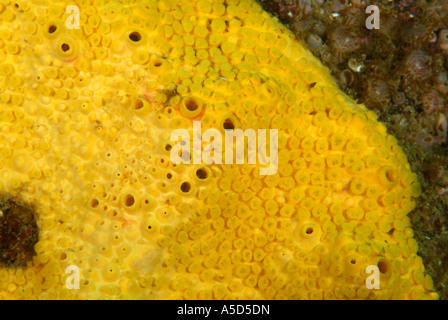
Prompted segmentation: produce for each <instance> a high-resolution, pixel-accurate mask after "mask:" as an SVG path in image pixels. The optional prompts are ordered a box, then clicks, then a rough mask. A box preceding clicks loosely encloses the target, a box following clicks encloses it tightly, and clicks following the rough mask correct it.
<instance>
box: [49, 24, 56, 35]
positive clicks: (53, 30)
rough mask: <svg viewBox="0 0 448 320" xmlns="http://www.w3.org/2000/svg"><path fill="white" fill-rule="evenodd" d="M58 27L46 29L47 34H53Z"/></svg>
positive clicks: (52, 26)
mask: <svg viewBox="0 0 448 320" xmlns="http://www.w3.org/2000/svg"><path fill="white" fill-rule="evenodd" d="M57 29H58V27H56V26H55V25H54V24H52V25H51V26H49V27H48V33H55V32H56V30H57Z"/></svg>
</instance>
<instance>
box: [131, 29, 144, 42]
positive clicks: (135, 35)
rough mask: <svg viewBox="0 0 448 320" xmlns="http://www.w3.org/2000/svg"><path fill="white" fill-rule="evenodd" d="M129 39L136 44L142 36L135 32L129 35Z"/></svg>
mask: <svg viewBox="0 0 448 320" xmlns="http://www.w3.org/2000/svg"><path fill="white" fill-rule="evenodd" d="M129 39H131V40H132V41H134V42H138V41H140V40H141V39H142V36H141V35H140V33H138V32H137V31H134V32H131V33H130V34H129Z"/></svg>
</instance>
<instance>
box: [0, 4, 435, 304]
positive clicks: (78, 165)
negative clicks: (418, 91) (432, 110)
mask: <svg viewBox="0 0 448 320" xmlns="http://www.w3.org/2000/svg"><path fill="white" fill-rule="evenodd" d="M70 4H71V3H69V2H54V1H52V2H51V3H50V2H48V1H43V2H41V3H40V4H39V5H34V4H30V3H29V2H26V1H23V2H20V1H19V2H15V4H12V3H10V4H6V5H0V15H1V19H2V21H3V24H2V29H1V30H0V40H1V41H0V61H3V62H2V63H0V84H1V85H0V106H1V113H0V127H1V130H0V148H1V149H0V163H1V166H0V168H1V169H0V177H1V178H0V192H2V193H7V194H12V195H15V196H20V197H21V198H23V199H25V200H26V201H27V202H29V203H33V205H34V206H35V208H36V210H37V211H38V226H39V230H40V234H39V242H38V243H37V244H36V245H35V251H36V256H35V257H34V258H33V260H32V261H30V262H28V267H27V268H23V269H7V268H1V269H0V298H4V299H36V298H37V299H71V298H74V299H97V298H106V299H126V298H136V299H181V298H187V299H212V298H213V299H235V298H237V297H238V298H246V299H436V298H438V296H437V294H436V293H435V292H433V291H432V290H433V286H432V281H431V278H430V277H429V276H428V275H425V273H424V267H423V264H422V260H421V258H420V257H419V256H418V255H417V249H418V246H417V242H416V241H415V240H414V239H413V232H412V229H411V224H410V221H409V218H408V217H407V213H408V212H409V211H411V210H412V209H413V208H414V206H415V202H414V200H413V199H414V198H415V197H417V196H419V194H420V192H421V189H420V186H419V184H418V181H417V178H416V175H415V174H413V173H412V172H411V171H410V168H409V164H408V162H407V159H406V156H405V155H404V153H403V152H402V150H401V149H400V147H399V146H398V144H397V142H396V140H395V139H394V138H393V137H392V136H390V135H387V133H386V128H385V126H384V125H382V124H380V123H378V122H377V121H376V116H375V114H373V113H372V112H370V111H367V109H366V108H365V107H364V106H363V105H358V104H356V103H355V102H354V101H352V100H351V99H350V98H348V97H347V96H346V95H345V94H344V93H342V92H341V91H340V90H339V89H338V88H337V86H336V84H335V81H334V80H333V79H332V78H331V76H330V74H329V71H328V70H327V69H326V68H325V67H324V66H322V65H321V64H320V62H319V61H318V60H317V59H316V58H315V57H313V56H312V54H311V53H310V52H309V51H308V50H307V49H306V48H305V46H304V45H303V44H302V43H300V42H297V41H296V40H295V39H294V37H293V35H292V34H291V33H290V32H289V31H287V30H286V29H285V28H284V27H283V26H282V25H281V24H280V23H279V22H278V21H277V20H275V19H273V18H271V17H270V16H269V15H268V14H267V13H266V12H264V11H263V10H262V9H261V8H260V7H259V5H258V4H257V3H256V2H255V1H252V0H239V1H238V0H228V1H226V2H225V3H224V2H222V1H218V0H216V1H213V0H199V1H172V0H161V1H157V2H156V1H140V2H137V3H134V2H133V1H107V3H106V2H105V1H94V2H93V3H91V1H81V2H79V12H80V16H79V21H80V29H68V28H67V27H66V21H67V19H68V18H70V17H69V16H70V14H68V13H65V8H66V7H67V6H69V5H70ZM3 58H4V59H3ZM198 120H200V121H201V126H202V130H203V131H204V130H206V129H212V128H214V129H217V130H219V131H220V132H221V133H224V129H225V128H226V126H228V125H229V124H231V126H232V127H235V128H241V129H243V130H246V129H269V128H271V129H278V132H279V134H278V151H279V159H278V162H279V166H278V172H277V173H276V174H274V175H268V176H262V175H260V174H259V165H249V164H242V165H236V164H235V165H216V164H212V165H206V164H204V163H201V164H195V165H193V164H192V165H186V164H179V165H173V163H172V162H171V160H170V150H171V149H172V147H173V146H174V145H175V144H176V143H177V141H171V140H170V133H171V132H172V131H173V130H175V129H187V130H188V131H189V132H190V133H191V132H192V129H193V123H192V122H193V121H198ZM190 136H192V134H190ZM202 147H204V146H202ZM184 156H185V157H186V158H190V157H193V156H194V155H193V154H186V155H182V157H184ZM0 219H1V218H0ZM68 266H76V267H78V269H79V271H80V289H79V290H76V289H69V287H67V285H66V281H67V278H68V276H69V275H70V274H69V273H66V272H65V271H66V268H67V267H68ZM368 266H375V267H376V268H377V270H378V271H379V281H380V289H368V288H367V287H366V279H367V277H368V276H370V274H368V273H366V268H367V267H368Z"/></svg>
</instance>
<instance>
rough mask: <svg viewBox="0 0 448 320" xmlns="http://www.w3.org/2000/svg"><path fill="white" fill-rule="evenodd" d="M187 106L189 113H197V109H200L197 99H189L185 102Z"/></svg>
mask: <svg viewBox="0 0 448 320" xmlns="http://www.w3.org/2000/svg"><path fill="white" fill-rule="evenodd" d="M185 106H186V107H187V109H188V110H189V111H195V110H197V108H199V106H198V103H197V101H196V100H195V99H187V101H185Z"/></svg>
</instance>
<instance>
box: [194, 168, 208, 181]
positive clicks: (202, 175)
mask: <svg viewBox="0 0 448 320" xmlns="http://www.w3.org/2000/svg"><path fill="white" fill-rule="evenodd" d="M196 176H197V177H198V178H199V179H201V180H203V179H207V176H208V174H207V170H205V168H199V169H198V170H196Z"/></svg>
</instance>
